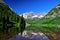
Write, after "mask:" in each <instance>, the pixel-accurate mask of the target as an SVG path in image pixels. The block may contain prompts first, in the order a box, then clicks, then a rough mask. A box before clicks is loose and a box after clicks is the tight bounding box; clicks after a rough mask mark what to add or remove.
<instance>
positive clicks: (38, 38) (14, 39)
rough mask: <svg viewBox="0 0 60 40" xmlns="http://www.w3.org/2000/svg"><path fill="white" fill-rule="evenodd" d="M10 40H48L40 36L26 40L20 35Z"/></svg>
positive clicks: (26, 39)
mask: <svg viewBox="0 0 60 40" xmlns="http://www.w3.org/2000/svg"><path fill="white" fill-rule="evenodd" d="M10 40H49V39H48V37H40V36H36V35H34V36H32V38H28V37H23V36H21V35H16V36H14V37H12V38H10Z"/></svg>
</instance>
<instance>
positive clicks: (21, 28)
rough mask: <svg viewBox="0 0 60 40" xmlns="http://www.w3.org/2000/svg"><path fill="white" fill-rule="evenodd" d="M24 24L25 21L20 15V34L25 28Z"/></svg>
mask: <svg viewBox="0 0 60 40" xmlns="http://www.w3.org/2000/svg"><path fill="white" fill-rule="evenodd" d="M25 26H26V23H25V19H24V18H23V15H22V17H21V21H20V32H21V35H22V33H23V31H24V29H25Z"/></svg>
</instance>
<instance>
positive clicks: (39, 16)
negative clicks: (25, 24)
mask: <svg viewBox="0 0 60 40" xmlns="http://www.w3.org/2000/svg"><path fill="white" fill-rule="evenodd" d="M45 15H46V14H45V13H39V14H34V13H33V12H27V13H23V17H24V18H25V19H33V18H42V17H44V16H45Z"/></svg>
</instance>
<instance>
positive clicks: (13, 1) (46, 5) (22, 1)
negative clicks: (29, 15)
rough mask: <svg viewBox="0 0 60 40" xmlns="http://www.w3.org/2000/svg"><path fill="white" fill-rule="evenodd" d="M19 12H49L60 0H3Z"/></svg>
mask: <svg viewBox="0 0 60 40" xmlns="http://www.w3.org/2000/svg"><path fill="white" fill-rule="evenodd" d="M3 1H4V2H5V3H6V4H7V5H8V6H9V7H11V8H12V9H13V11H14V12H16V13H17V14H23V13H25V12H34V13H36V14H37V13H41V12H45V13H48V12H49V11H50V10H51V9H52V8H53V7H55V6H56V5H57V4H58V3H60V0H3Z"/></svg>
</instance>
